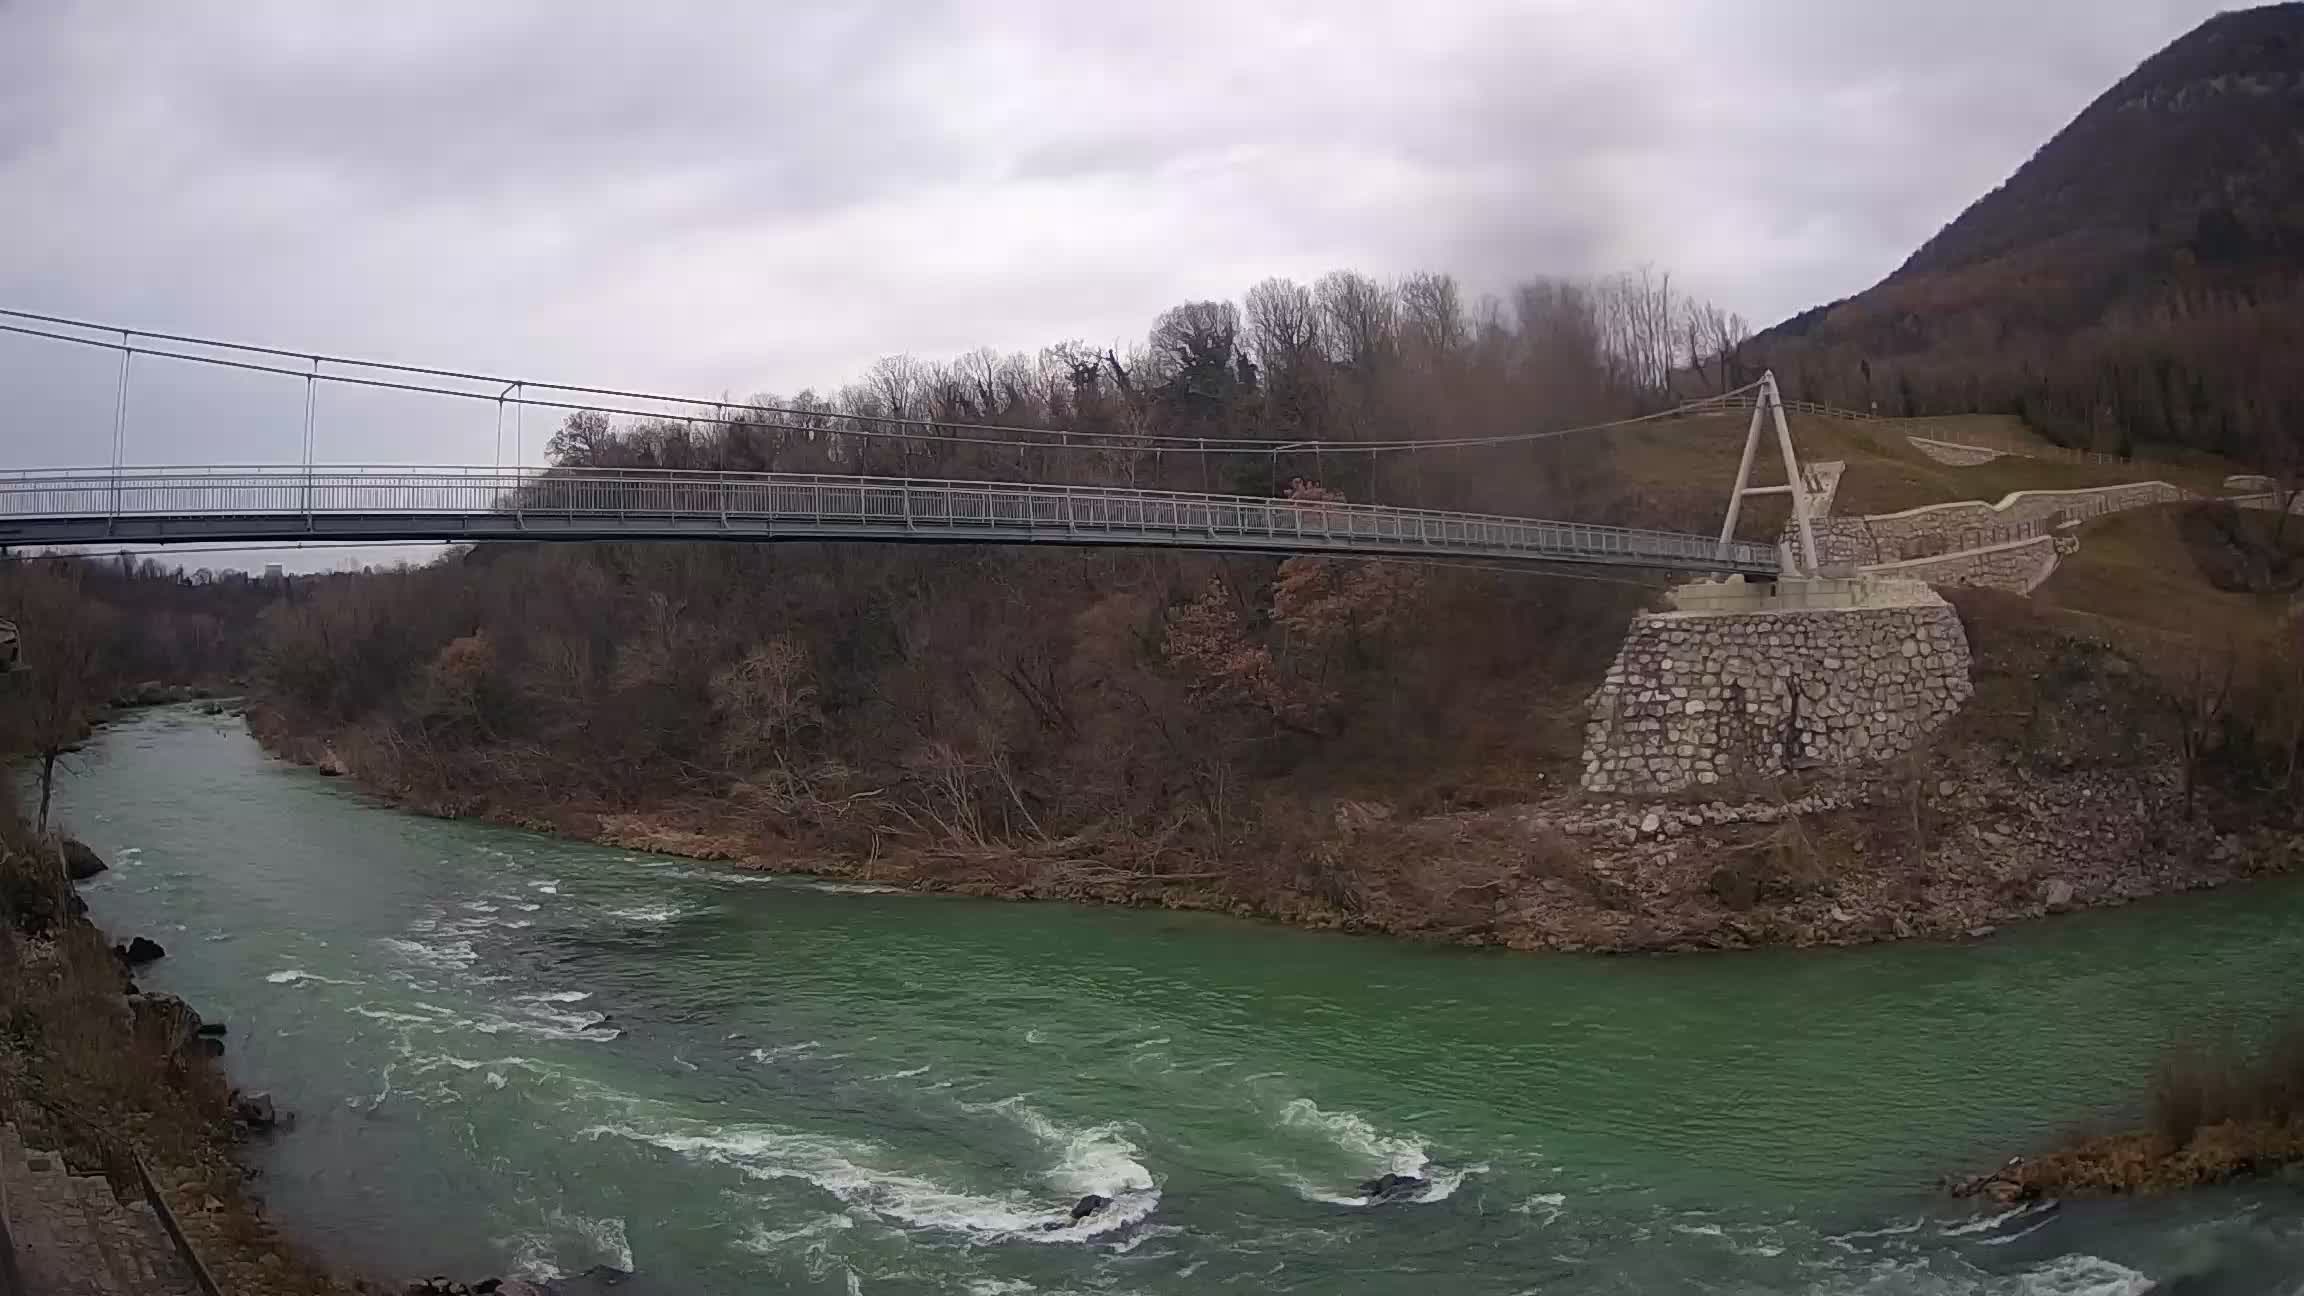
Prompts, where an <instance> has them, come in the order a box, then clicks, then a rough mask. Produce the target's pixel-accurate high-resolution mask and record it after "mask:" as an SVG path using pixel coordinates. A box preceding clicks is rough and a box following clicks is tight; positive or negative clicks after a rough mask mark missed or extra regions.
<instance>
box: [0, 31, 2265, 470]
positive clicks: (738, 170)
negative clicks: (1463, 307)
mask: <svg viewBox="0 0 2304 1296" xmlns="http://www.w3.org/2000/svg"><path fill="white" fill-rule="evenodd" d="M2219 7H2220V6H2218V5H2216V4H2214V3H2212V2H2211V0H2025V2H2024V3H2019V4H2010V3H2007V2H2006V0H1990V2H1985V0H1863V2H1862V3H1853V2H1851V0H1717V2H1715V0H1574V2H1570V0H1522V2H1521V3H1486V2H1483V0H1462V2H1457V3H1450V2H1447V0H1427V2H1426V3H1420V4H1407V3H1398V2H1394V3H1365V2H1363V0H1307V2H1305V3H1295V2H1293V0H1291V2H1289V3H1257V2H1256V0H1248V2H1247V3H1243V2H1242V0H1221V2H1218V0H1167V2H1166V3H1162V4H1157V5H1143V4H1139V5H1099V4H1093V3H1091V4H1081V3H1078V2H1077V0H1067V2H1066V3H1036V2H1032V0H956V2H954V3H899V2H896V0H884V2H876V0H837V2H831V3H824V4H816V5H782V6H779V5H771V4H766V3H726V4H711V5H707V4H693V5H689V4H675V3H666V2H664V0H653V2H651V3H646V4H636V3H631V2H630V0H618V2H615V3H596V4H593V3H560V2H558V0H554V2H552V3H545V2H542V0H538V2H536V3H528V4H521V3H513V2H511V0H491V2H489V3H480V4H475V3H471V2H470V0H451V2H447V3H439V4H418V3H409V2H406V0H396V2H395V3H391V4H382V5H322V4H313V3H309V0H280V2H278V3H260V2H257V0H232V2H230V3H224V2H222V0H218V2H217V3H207V4H196V3H184V2H183V0H167V2H165V3H162V2H158V0H155V2H153V3H134V2H131V0H88V2H87V3H81V4H67V3H60V2H56V0H0V305H7V306H12V307H16V308H19V309H29V310H37V311H47V312H53V313H56V314H62V315H77V316H88V317H94V318H98V319H102V320H107V321H121V322H125V323H128V324H131V325H133V326H136V327H141V328H148V329H162V330H170V331H183V332H191V333H201V334H219V335H225V336H231V337H239V338H246V339H249V340H256V341H264V342H271V343H275V344H279V345H284V346H289V347H295V348H311V349H315V350H327V351H334V352H339V353H354V354H377V355H383V356H388V357H392V358H396V359H403V360H409V361H413V362H418V363H436V364H444V365H452V366H458V367H474V368H481V369H487V370H492V371H514V372H517V373H520V374H523V375H532V376H537V377H573V378H576V379H581V380H585V381H591V382H596V383H601V384H606V385H617V386H623V385H632V386H645V387H653V388H670V389H674V390H697V391H704V392H729V393H734V394H739V395H741V394H747V393H752V392H760V391H772V392H779V393H790V392H792V391H794V390H797V389H798V388H800V387H803V386H808V385H815V386H819V387H833V386H837V385H838V384H839V383H840V382H842V381H843V380H845V379H847V378H850V377H853V376H855V375H856V374H857V372H858V371H859V370H860V369H861V368H862V367H863V366H865V365H866V364H868V363H870V361H871V360H872V359H873V358H874V357H876V356H879V355H883V354H887V353H891V352H897V351H910V352H913V353H916V354H919V355H922V356H943V355H949V354H952V353H955V352H958V351H961V350H965V349H967V348H970V347H973V346H978V345H990V346H994V347H998V348H1001V349H1012V348H1013V349H1034V348H1037V347H1039V346H1041V345H1044V344H1047V343H1050V342H1054V341H1058V340H1062V339H1065V338H1075V337H1077V338H1085V339H1088V340H1091V341H1095V342H1115V341H1117V342H1121V343H1123V344H1125V343H1126V342H1127V341H1129V340H1132V339H1136V338H1140V337H1141V336H1142V335H1143V333H1144V331H1145V328H1146V326H1147V325H1148V324H1149V322H1150V320H1151V318H1152V316H1153V315H1154V314H1155V313H1157V312H1158V311H1159V310H1161V309H1163V308H1164V307H1166V306H1169V305H1172V304H1174V303H1176V302H1179V301H1183V300H1187V299H1192V298H1199V297H1211V296H1216V297H1237V296H1238V295H1239V294H1240V293H1241V292H1243V291H1244V290H1245V289H1246V288H1247V287H1248V285H1250V284H1251V283H1253V282H1255V281H1256V280H1257V279H1259V278H1262V277H1264V276H1266V275H1272V274H1280V275H1290V276H1295V277H1299V278H1306V279H1308V278H1310V277H1313V276H1316V275H1318V274H1320V273H1321V272H1323V271H1325V270H1329V269H1333V268H1337V267H1352V268H1356V269H1360V270H1363V271H1367V272H1369V273H1373V274H1377V275H1392V274H1397V273H1400V272H1404V271H1409V270H1414V269H1422V268H1432V269H1446V270H1452V271H1454V272H1456V273H1457V274H1458V275H1460V276H1461V277H1462V278H1463V279H1465V281H1466V282H1467V283H1468V284H1469V285H1470V286H1472V287H1474V288H1475V289H1480V288H1496V289H1501V288H1503V287H1505V286H1506V285H1508V284H1509V283H1510V282H1511V281H1512V280H1513V279H1515V278H1516V277H1519V276H1522V275H1526V274H1530V273H1551V274H1580V273H1590V272H1597V271H1604V270H1609V269H1613V268H1618V267H1623V266H1629V265H1636V264H1638V263H1641V262H1653V263H1655V264H1656V265H1658V266H1660V267H1665V268H1670V269H1672V270H1673V271H1674V272H1675V273H1676V274H1677V275H1678V277H1679V278H1680V279H1681V280H1682V281H1683V282H1685V283H1687V284H1688V285H1690V286H1691V287H1693V288H1695V289H1697V290H1698V291H1700V292H1702V293H1704V294H1706V295H1708V296H1711V297H1713V298H1715V299H1716V300H1718V301H1719V302H1721V304H1723V305H1725V306H1727V307H1730V308H1732V309H1736V310H1740V311H1742V312H1744V313H1745V314H1746V315H1747V316H1749V317H1751V318H1752V319H1753V320H1754V322H1755V323H1756V324H1767V323H1772V322H1774V321H1775V320H1777V319H1780V318H1782V317H1783V316H1785V315H1787V314H1789V313H1791V312H1793V311H1796V310H1799V309H1801V308H1803V307H1806V306H1810V305H1813V304H1816V303H1818V302H1821V301H1825V300H1829V299H1831V298H1835V297H1839V296H1844V295H1847V294H1849V293H1852V292H1856V291H1859V290H1861V289H1863V288H1865V287H1866V286H1868V285H1870V284H1871V283H1872V282H1874V281H1876V280H1877V279H1879V278H1880V277H1881V276H1882V275H1884V274H1886V273H1887V272H1888V271H1889V270H1891V269H1893V268H1894V267H1895V265H1896V264H1897V263H1898V262H1899V261H1901V260H1902V259H1903V257H1904V256H1905V255H1907V254H1908V253H1909V252H1910V251H1911V250H1912V249H1913V248H1914V247H1915V246H1917V245H1918V244H1919V243H1920V242H1921V241H1922V240H1924V239H1925V238H1927V237H1928V236H1929V235H1930V234H1932V233H1934V232H1935V231H1936V230H1937V229H1938V228H1939V227H1941V226H1942V225H1943V224H1944V222H1946V221H1947V220H1949V219H1951V218H1952V217H1953V216H1954V215H1956V214H1958V212H1959V211H1960V210H1961V208H1962V207H1964V206H1965V205H1966V204H1967V203H1968V202H1969V201H1971V200H1972V199H1974V198H1975V197H1977V196H1978V195H1980V194H1982V193H1983V192H1984V191H1986V190H1987V189H1989V188H1990V187H1991V186H1993V185H1994V184H1996V183H1998V182H1999V181H2000V180H2001V179H2003V178H2004V177H2005V176H2006V175H2007V174H2008V173H2009V172H2010V171H2011V170H2012V169H2014V168H2015V167H2016V166H2017V165H2018V164H2020V163H2021V162H2022V161H2023V160H2024V159H2025V158H2026V157H2027V156H2028V155H2029V154H2030V152H2031V151H2032V150H2033V149H2034V148H2036V147H2037V146H2038V145H2039V144H2040V143H2041V142H2043V141H2044V140H2045V139H2046V138H2047V137H2048V135H2049V134H2051V133H2052V132H2053V131H2054V130H2056V129H2057V128H2058V127H2059V126H2061V125H2062V124H2063V123H2064V122H2065V121H2067V120H2068V119H2070V117H2071V116H2072V115H2073V114H2074V113H2076V112H2077V111H2078V110H2079V109H2080V108H2081V107H2082V106H2084V105H2085V104H2086V103H2087V102H2088V101H2089V100H2090V99H2092V98H2093V97H2094V96H2095V95H2097V94H2098V93H2099V92H2101V91H2102V90H2103V89H2105V88H2106V87H2107V86H2108V85H2110V84H2111V82H2113V81H2114V80H2115V79H2117V78H2118V77H2119V76H2121V75H2122V74H2124V73H2125V72H2126V71H2127V70H2128V69H2129V68H2130V67H2132V66H2133V65H2134V64H2135V63H2136V62H2138V61H2139V60H2141V59H2143V58H2144V57H2146V56H2148V55H2149V54H2151V53H2152V52H2153V51H2155V50H2157V49H2158V48H2159V47H2160V46H2162V45H2163V44H2165V43H2166V42H2167V41H2169V40H2171V39H2173V38H2174V37H2175V36H2177V35H2179V34H2181V33H2182V32H2183V31H2185V30H2187V29H2189V28H2190V27H2192V26H2194V25H2195V24H2197V23H2198V22H2199V21H2201V20H2202V19H2203V18H2205V17H2207V16H2208V15H2209V14H2211V13H2213V12H2214V11H2215V10H2216V9H2217V8H2219ZM108 372H109V370H108V369H107V368H105V366H104V365H103V364H102V363H100V362H99V361H98V358H94V357H88V358H82V359H75V360H60V359H58V358H57V356H56V354H55V352H54V349H53V348H52V347H45V346H44V344H36V343H30V342H25V341H22V340H18V339H9V338H0V384H5V385H6V386H7V387H9V388H11V389H12V390H14V391H15V392H17V393H19V394H21V393H23V392H25V391H27V390H35V391H39V392H46V393H51V394H53V393H54V392H55V391H57V390H59V389H62V388H72V389H74V390H80V389H85V391H84V392H83V395H82V396H81V397H73V398H67V397H65V396H60V395H57V396H53V398H52V399H42V400H39V401H36V402H34V403H33V406H32V408H34V409H35V410H36V411H37V413H38V418H37V419H32V420H30V421H28V417H27V415H26V414H25V413H24V412H23V411H24V410H25V408H26V406H25V404H24V403H23V402H22V401H18V402H15V403H12V404H8V405H0V411H5V410H7V409H14V410H16V411H17V412H16V413H14V414H10V413H7V412H0V419H5V420H6V422H5V423H0V462H4V463H7V464H13V465H26V464H58V463H83V462H103V461H105V460H106V459H107V458H108V454H109V438H110V414H111V404H110V401H111V396H110V390H109V386H108V385H107V384H108V378H107V377H106V375H107V374H108ZM154 381H156V382H162V381H165V380H164V379H160V378H157V377H155V379H154ZM215 391H216V392H217V393H219V394H216V395H215V396H214V397H213V398H212V399H211V398H210V397H209V396H207V395H200V396H195V395H193V394H191V393H188V392H185V393H174V394H173V396H174V402H173V403H182V404H187V405H202V406H204V407H206V408H207V410H208V412H209V413H210V414H211V415H214V414H217V413H218V412H220V411H222V410H224V409H226V408H231V409H235V410H237V409H239V408H241V407H240V406H238V405H235V404H234V402H235V401H238V400H240V399H242V398H243V396H244V397H245V398H246V399H247V400H250V401H257V402H258V403H259V404H261V405H262V409H261V411H260V412H257V413H251V414H250V415H249V417H248V418H247V419H246V420H237V419H226V418H211V419H207V420H203V424H204V426H203V427H202V429H201V430H200V431H199V432H198V434H197V436H192V435H190V434H187V433H185V432H184V431H183V427H182V426H170V425H164V424H162V423H160V422H158V421H157V420H154V421H145V420H137V419H132V421H131V434H130V439H131V442H132V445H131V450H130V456H129V457H130V458H131V459H136V460H143V461H147V462H159V461H168V460H177V461H183V460H190V459H199V458H201V457H202V456H201V455H200V454H198V453H195V452H194V451H196V450H198V449H202V448H204V447H206V446H207V445H215V447H216V449H217V451H218V454H219V455H220V456H226V455H229V456H254V457H271V456H275V455H285V456H288V457H291V458H292V457H293V456H294V454H295V452H296V446H297V439H298V434H297V432H296V431H294V430H293V425H294V422H295V420H294V416H293V412H292V411H293V410H294V408H295V403H296V401H297V400H299V399H300V397H299V396H296V395H294V394H286V395H281V394H279V393H277V392H273V393H271V394H265V395H260V394H258V393H257V392H256V391H255V389H254V388H248V389H245V390H243V388H240V387H233V388H230V389H229V390H227V389H225V388H216V389H215ZM162 394H163V395H168V394H169V393H166V392H163V393H162ZM274 396H278V399H277V400H274ZM275 406H277V408H275ZM160 408H162V405H161V402H160V401H157V400H153V401H147V402H145V404H144V405H142V406H139V407H138V411H137V412H139V413H142V412H144V411H145V410H157V409H160ZM247 408H248V409H250V410H252V411H253V410H256V408H257V407H256V406H255V405H251V406H248V407H247ZM240 422H244V423H245V424H246V426H233V425H234V424H236V423H240ZM487 422H488V421H487V420H485V419H482V418H480V417H478V416H477V415H475V416H472V417H470V418H466V419H464V420H462V421H460V422H459V421H457V420H447V424H452V425H453V426H448V425H445V424H444V425H443V426H441V427H438V428H436V429H431V430H409V431H405V432H402V433H399V434H397V435H396V439H395V443H394V444H391V445H385V444H374V443H372V442H374V441H375V440H376V439H377V438H378V437H379V436H380V434H379V433H377V432H375V431H374V428H375V427H376V426H378V424H377V423H376V422H375V421H374V420H359V419H347V420H345V421H344V423H343V424H342V425H341V426H342V428H343V429H346V430H344V431H342V432H340V435H339V438H338V440H339V442H342V441H344V440H351V441H353V442H356V444H340V443H339V444H333V445H327V446H324V448H323V451H322V457H323V458H330V459H336V460H340V461H341V460H355V459H362V458H384V459H400V460H404V459H417V458H424V457H426V456H427V455H430V454H438V455H442V456H444V457H447V458H450V459H467V460H468V459H472V458H474V457H478V458H480V459H482V460H483V461H484V460H485V459H486V457H487V453H486V452H487V450H488V444H489V443H488V438H489V437H490V435H491V432H490V430H489V428H488V426H487ZM184 426H189V425H184ZM399 438H405V439H399ZM188 440H197V441H198V442H199V443H200V444H199V445H197V446H187V445H186V444H184V443H185V442H186V441H188Z"/></svg>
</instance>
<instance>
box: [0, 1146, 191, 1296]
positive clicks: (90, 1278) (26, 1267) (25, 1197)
mask: <svg viewBox="0 0 2304 1296" xmlns="http://www.w3.org/2000/svg"><path fill="white" fill-rule="evenodd" d="M0 1202H5V1209H6V1211H7V1214H8V1233H9V1236H11V1237H12V1238H14V1239H15V1243H16V1268H17V1270H18V1272H19V1273H21V1274H22V1276H23V1279H24V1286H25V1290H26V1292H27V1296H198V1292H199V1288H197V1287H196V1286H194V1285H193V1282H192V1277H191V1275H190V1274H188V1273H186V1272H185V1270H184V1263H183V1261H182V1260H180V1259H178V1258H177V1255H176V1249H175V1247H173V1246H171V1245H170V1244H169V1241H168V1235H167V1233H166V1232H164V1231H162V1229H161V1227H160V1221H159V1220H158V1219H156V1218H154V1216H153V1214H152V1208H151V1207H150V1206H147V1205H145V1204H144V1203H143V1202H141V1201H138V1202H136V1203H134V1204H133V1205H122V1204H121V1203H120V1201H119V1200H118V1199H117V1198H115V1197H114V1196H113V1195H112V1188H111V1185H110V1184H108V1183H106V1182H105V1181H104V1177H103V1176H102V1175H76V1174H73V1173H71V1172H70V1171H68V1170H66V1169H65V1168H64V1160H63V1158H61V1157H59V1156H56V1155H55V1154H53V1153H48V1152H41V1151H38V1150H37V1149H27V1148H26V1147H25V1146H24V1141H23V1139H22V1138H21V1137H20V1136H18V1134H17V1133H16V1127H15V1126H13V1125H0Z"/></svg>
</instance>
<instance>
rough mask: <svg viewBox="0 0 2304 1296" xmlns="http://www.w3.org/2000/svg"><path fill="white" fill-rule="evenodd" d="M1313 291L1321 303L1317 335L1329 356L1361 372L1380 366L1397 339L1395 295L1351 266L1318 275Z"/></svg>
mask: <svg viewBox="0 0 2304 1296" xmlns="http://www.w3.org/2000/svg"><path fill="white" fill-rule="evenodd" d="M1312 291H1313V295H1314V296H1315V297H1317V298H1318V299H1319V303H1320V337H1321V340H1322V341H1323V342H1324V343H1326V345H1327V348H1328V358H1329V359H1330V360H1333V361H1335V362H1336V363H1337V364H1343V365H1350V366H1351V367H1352V368H1353V369H1354V370H1356V371H1358V372H1360V373H1362V374H1372V373H1375V372H1376V371H1377V370H1379V369H1381V368H1382V367H1383V365H1384V362H1385V361H1386V360H1387V359H1388V358H1389V357H1390V356H1391V355H1392V353H1393V350H1394V348H1395V346H1396V344H1397V341H1398V333H1399V327H1400V299H1399V297H1398V295H1397V294H1395V293H1394V292H1393V291H1392V290H1391V289H1389V288H1387V287H1385V286H1384V285H1382V284H1380V283H1377V282H1376V281H1375V280H1373V279H1371V278H1369V277H1368V276H1366V275H1364V274H1357V273H1354V272H1353V271H1350V270H1335V271H1331V272H1329V273H1328V274H1324V275H1322V276H1320V282H1319V283H1317V284H1315V285H1314V286H1313V289H1312Z"/></svg>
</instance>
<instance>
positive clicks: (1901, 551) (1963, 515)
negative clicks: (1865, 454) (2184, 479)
mask: <svg viewBox="0 0 2304 1296" xmlns="http://www.w3.org/2000/svg"><path fill="white" fill-rule="evenodd" d="M2187 498H2189V496H2188V495H2187V494H2186V492H2185V491H2184V490H2182V489H2181V488H2179V487H2176V486H2172V485H2170V484H2168V483H2167V482H2159V481H2153V482H2131V483H2129V484H2127V485H2124V486H2100V487H2095V488H2092V489H2088V490H2060V491H2017V492H2016V493H2015V494H2013V495H2010V496H2009V497H2008V498H2006V499H2004V500H2001V501H2000V502H1999V503H1998V504H1986V503H1984V502H1982V501H1981V500H1967V501H1963V502H1961V503H1957V504H1931V505H1928V506H1926V507H1924V508H1916V509H1907V510H1905V511H1904V512H1902V513H1875V514H1873V515H1872V516H1870V517H1868V518H1866V519H1864V521H1865V523H1866V524H1867V526H1868V528H1869V529H1870V532H1871V535H1872V541H1873V544H1874V546H1875V547H1876V549H1877V550H1878V552H1879V556H1878V557H1877V558H1874V559H1872V560H1871V561H1873V562H1897V561H1901V560H1902V559H1905V558H1923V557H1932V556H1934V555H1935V554H1938V553H1943V552H1945V551H1947V550H1949V549H1957V548H1962V547H1966V546H1967V544H1968V543H1969V537H1973V536H1976V535H1979V534H1989V533H1991V532H1993V531H1995V530H2004V529H2006V528H2009V527H2025V526H2036V525H2042V524H2048V523H2053V522H2054V521H2056V519H2058V518H2059V517H2062V516H2064V515H2066V514H2074V515H2086V516H2094V515H2097V514H2101V513H2117V512H2120V511H2121V510H2123V509H2132V508H2142V507H2144V506H2146V505H2148V504H2167V503H2172V502H2174V501H2177V500H2181V499H2187Z"/></svg>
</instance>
